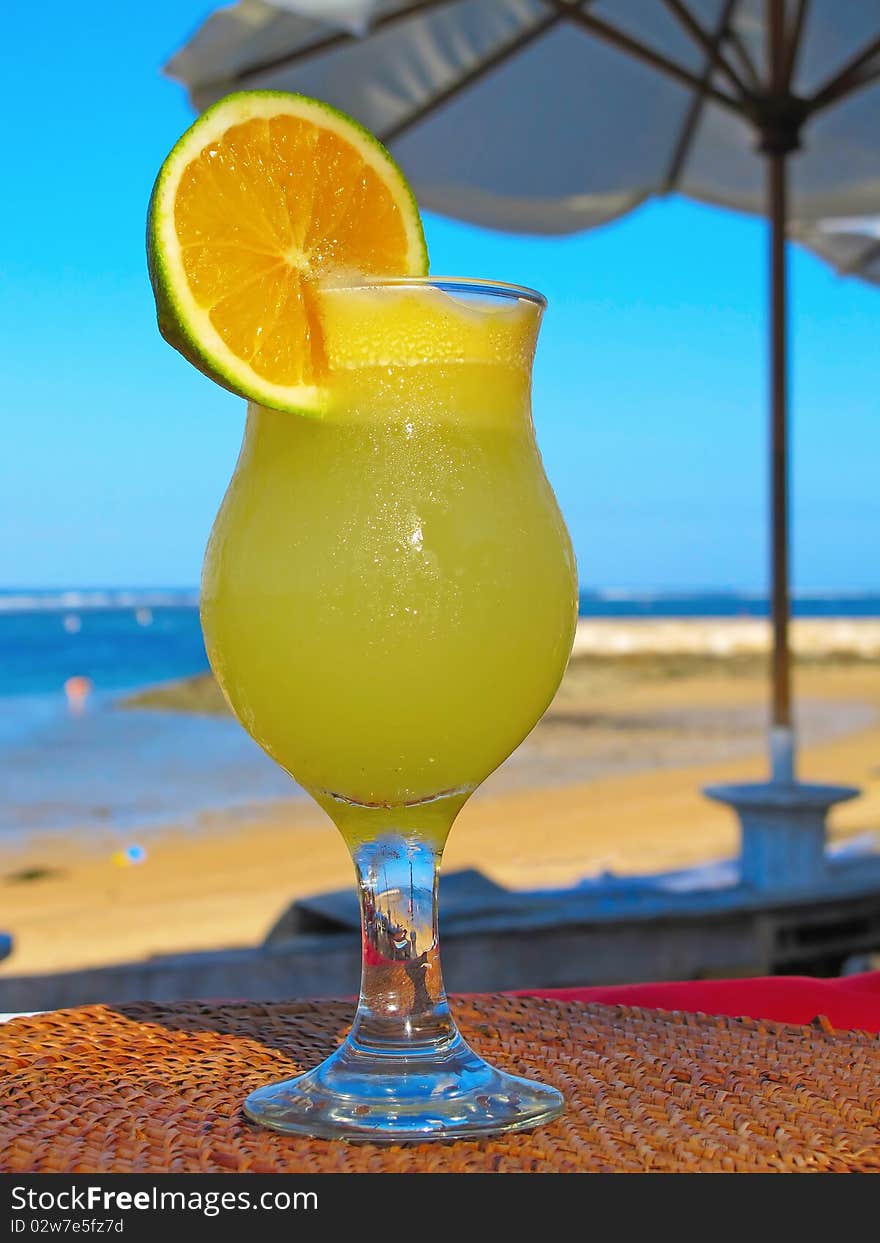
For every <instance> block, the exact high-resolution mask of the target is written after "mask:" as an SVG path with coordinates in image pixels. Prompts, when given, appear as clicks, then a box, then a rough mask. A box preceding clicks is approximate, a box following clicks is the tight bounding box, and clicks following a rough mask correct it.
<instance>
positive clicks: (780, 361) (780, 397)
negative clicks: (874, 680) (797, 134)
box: [766, 150, 795, 782]
mask: <svg viewBox="0 0 880 1243" xmlns="http://www.w3.org/2000/svg"><path fill="white" fill-rule="evenodd" d="M766 160H767V191H768V198H769V203H768V207H769V216H770V407H771V482H770V491H771V519H772V551H771V616H772V626H773V649H772V684H773V697H772V714H771V727H770V768H771V776H772V779H773V780H774V781H779V782H791V781H793V780H794V750H795V748H794V731H793V729H792V720H791V656H790V651H789V618H790V599H789V566H788V551H789V548H788V444H787V438H788V429H787V413H788V411H787V406H788V394H787V383H788V357H787V354H788V348H787V347H788V333H787V328H788V324H787V308H786V300H787V299H786V295H787V292H788V291H787V276H788V273H787V257H788V256H787V245H786V225H787V219H788V208H787V202H786V198H787V195H786V191H787V188H788V187H787V180H788V152H787V151H781V150H775V151H774V150H771V151H769V152H767V154H766Z"/></svg>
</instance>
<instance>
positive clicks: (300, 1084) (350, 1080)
mask: <svg viewBox="0 0 880 1243" xmlns="http://www.w3.org/2000/svg"><path fill="white" fill-rule="evenodd" d="M563 1105H564V1102H563V1098H562V1095H561V1093H559V1092H557V1091H556V1089H555V1088H550V1087H545V1086H544V1085H543V1084H540V1083H533V1082H532V1081H531V1080H529V1079H520V1078H518V1077H517V1076H516V1075H508V1074H505V1073H504V1072H503V1071H500V1070H496V1069H495V1068H494V1067H492V1066H490V1065H489V1064H488V1063H487V1062H484V1061H483V1059H482V1058H481V1057H478V1056H477V1055H476V1053H474V1052H473V1051H472V1050H471V1049H470V1048H469V1047H468V1046H467V1045H466V1044H465V1042H464V1040H463V1039H462V1038H461V1036H460V1035H459V1034H458V1033H457V1032H456V1033H455V1035H454V1036H452V1037H451V1038H447V1039H444V1040H443V1041H442V1042H441V1041H438V1042H437V1043H436V1044H433V1045H428V1046H422V1047H419V1048H418V1049H417V1050H414V1049H412V1048H409V1049H406V1050H403V1049H401V1050H400V1051H396V1050H394V1049H386V1048H383V1049H381V1050H380V1049H375V1048H371V1047H367V1046H364V1045H362V1044H359V1043H358V1042H357V1041H356V1040H354V1039H352V1038H351V1037H349V1038H348V1039H347V1040H346V1041H345V1042H344V1043H343V1044H342V1045H341V1046H340V1047H339V1049H337V1051H336V1052H335V1053H334V1054H332V1056H331V1057H329V1058H327V1060H326V1061H325V1062H322V1063H321V1065H320V1066H316V1067H315V1069H314V1070H311V1071H309V1072H308V1073H307V1074H304V1075H298V1076H297V1077H296V1078H295V1079H288V1080H286V1081H285V1082H283V1083H273V1084H270V1085H268V1086H267V1087H265V1088H258V1089H257V1090H256V1091H255V1092H252V1093H251V1094H250V1096H249V1097H248V1098H247V1100H246V1101H245V1103H244V1111H245V1113H246V1114H247V1116H248V1117H249V1118H250V1119H251V1120H252V1121H253V1122H258V1123H260V1124H261V1125H262V1126H266V1127H271V1128H272V1130H275V1131H282V1132H284V1133H285V1134H288V1135H309V1136H312V1137H314V1138H318V1139H335V1140H347V1141H349V1142H361V1143H363V1142H369V1143H374V1144H400V1143H407V1142H410V1143H412V1142H422V1141H424V1140H442V1139H461V1138H463V1137H470V1138H473V1137H475V1136H480V1135H497V1134H499V1133H501V1132H504V1131H521V1130H525V1129H527V1128H529V1127H534V1126H538V1125H539V1124H540V1123H542V1122H549V1121H551V1119H553V1118H556V1117H558V1115H559V1114H560V1113H561V1112H562V1109H563Z"/></svg>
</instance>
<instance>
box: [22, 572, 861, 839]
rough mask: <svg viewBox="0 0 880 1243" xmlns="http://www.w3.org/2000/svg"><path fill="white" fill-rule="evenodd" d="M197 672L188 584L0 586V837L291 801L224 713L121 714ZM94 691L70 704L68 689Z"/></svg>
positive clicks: (815, 607)
mask: <svg viewBox="0 0 880 1243" xmlns="http://www.w3.org/2000/svg"><path fill="white" fill-rule="evenodd" d="M580 611H581V613H582V614H583V615H587V616H593V617H620V618H633V617H657V618H662V617H666V618H669V617H719V618H720V617H741V616H742V617H760V616H766V615H767V611H768V610H767V600H766V598H764V597H761V596H758V595H744V594H735V593H711V594H710V593H705V594H698V593H692V594H670V593H641V592H639V593H635V592H624V591H610V590H608V591H584V592H582V593H581V600H580ZM794 613H795V615H796V616H802V617H880V594H861V595H841V594H820V593H816V594H812V595H802V596H799V597H797V598H796V599H795V601H794ZM207 668H208V661H207V657H206V655H205V649H204V644H203V642H202V634H201V629H200V626H199V618H198V605H197V598H196V595H195V593H194V592H175V591H152V592H143V591H138V592H133V591H131V592H127V591H99V590H88V591H66V592H57V591H43V592H14V591H5V592H2V591H0V834H3V833H21V832H42V831H46V830H53V829H68V828H76V829H79V830H84V831H88V830H89V829H98V828H100V829H103V830H106V829H107V828H108V826H112V828H113V829H114V831H117V832H119V833H122V834H124V835H130V833H131V832H132V831H133V830H134V829H138V830H139V831H143V830H144V829H146V828H148V827H149V826H150V825H153V824H162V823H167V822H170V821H175V820H181V819H189V818H192V817H195V816H197V815H198V814H199V813H200V812H203V811H210V810H212V809H223V808H227V807H229V806H234V805H236V804H250V803H254V802H260V801H264V800H269V799H276V798H284V797H289V796H291V795H297V794H300V793H301V792H300V791H298V789H297V787H296V786H295V785H294V783H293V782H292V781H291V780H290V779H289V778H288V777H287V776H286V775H285V774H284V773H282V772H281V771H280V770H279V769H278V768H277V766H276V765H275V764H274V763H272V761H270V760H269V759H268V758H267V757H266V756H265V755H264V754H263V752H262V751H261V750H260V749H259V747H257V746H256V744H255V743H254V742H252V741H251V739H250V738H249V737H248V736H247V734H245V732H244V731H243V730H242V729H241V728H240V727H239V726H238V725H237V724H236V723H235V722H234V721H232V720H231V719H225V718H222V719H220V718H208V717H194V716H189V715H184V714H176V713H161V712H145V711H134V710H129V709H126V710H121V709H120V708H119V707H118V706H117V701H118V699H119V698H120V696H122V695H124V694H125V693H127V692H130V691H132V690H136V689H139V688H142V687H144V686H149V685H152V684H155V683H158V682H165V681H169V680H171V679H175V678H181V677H187V676H189V675H192V674H196V673H200V672H203V671H204V670H206V669H207ZM71 678H86V679H88V681H89V683H90V685H91V688H92V689H91V693H90V694H89V695H88V696H87V698H86V700H85V702H84V703H82V704H79V705H77V704H71V703H70V702H69V699H68V696H67V694H66V693H65V683H66V682H68V680H69V679H71Z"/></svg>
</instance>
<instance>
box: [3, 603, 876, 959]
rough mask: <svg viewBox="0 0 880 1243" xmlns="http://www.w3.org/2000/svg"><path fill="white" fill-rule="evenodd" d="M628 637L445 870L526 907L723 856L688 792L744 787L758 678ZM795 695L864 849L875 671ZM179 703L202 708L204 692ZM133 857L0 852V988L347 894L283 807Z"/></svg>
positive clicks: (36, 845) (817, 772) (870, 803)
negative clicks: (512, 891)
mask: <svg viewBox="0 0 880 1243" xmlns="http://www.w3.org/2000/svg"><path fill="white" fill-rule="evenodd" d="M634 624H635V625H636V626H638V623H634ZM731 624H732V625H734V626H736V624H737V623H727V625H728V627H729V626H730V625H731ZM817 624H818V623H817ZM691 625H693V624H691ZM872 625H873V626H874V627H875V629H878V630H880V628H878V627H877V626H876V623H872ZM713 627H714V628H713V629H712V632H711V633H712V635H714V636H715V638H716V640H717V637H718V633H719V630H718V625H717V624H713ZM630 629H631V627H630ZM610 633H611V632H610V630H609V634H610ZM619 633H620V630H619V628H618V634H619ZM655 633H656V632H655ZM865 633H867V632H865ZM641 634H642V636H643V639H642V644H643V645H642V648H641V649H638V650H635V651H633V649H628V655H627V656H626V657H625V658H618V659H612V658H610V657H609V656H608V655H607V654H604V655H603V653H602V649H601V645H600V646H599V647H596V648H592V649H591V648H589V647H587V648H586V649H585V648H584V646H583V645H582V646H581V648H580V652H581V655H580V656H579V657H578V658H576V659H574V660H573V662H572V664H571V666H570V668H569V672H568V674H567V675H566V679H565V681H564V682H563V685H562V687H561V689H560V692H559V694H558V696H557V698H556V700H555V702H554V704H553V706H552V708H551V709H550V711H549V712H548V713H547V715H546V717H545V718H544V720H543V721H542V722H541V723H540V724H539V726H538V727H537V728H536V729H535V731H534V732H533V733H532V735H531V736H530V738H529V739H527V741H526V742H525V743H524V744H523V746H522V747H521V748H520V749H519V751H518V752H517V753H516V754H515V755H514V756H513V757H512V758H511V759H510V760H509V761H508V762H507V763H506V764H505V765H503V766H502V768H501V769H500V770H499V771H498V772H497V773H496V774H494V775H493V776H492V777H491V778H490V779H489V780H488V781H487V782H486V784H485V786H484V787H483V788H482V789H481V790H480V791H478V793H477V795H476V796H475V797H474V798H473V799H472V800H471V802H470V803H469V804H468V806H467V807H466V808H465V810H464V811H463V813H462V814H461V816H460V818H459V821H458V823H457V825H456V827H455V829H454V831H453V834H452V837H451V839H450V844H449V847H448V850H447V854H446V859H445V864H444V866H445V867H447V868H449V869H453V868H459V867H466V866H471V867H479V868H481V869H483V870H484V871H485V872H486V873H487V874H488V875H490V876H491V877H493V878H495V879H496V880H498V881H500V882H502V883H504V884H507V885H511V886H514V887H523V888H538V887H541V886H545V885H546V886H551V885H559V884H566V883H569V882H572V881H575V880H577V879H578V878H580V877H583V876H586V875H591V874H595V873H596V872H599V871H602V870H612V871H616V872H633V871H640V872H644V871H653V870H660V869H664V868H667V867H675V866H678V865H688V864H692V863H698V862H702V861H706V860H710V859H713V858H719V857H723V856H726V855H730V854H732V853H734V852H735V850H736V846H737V833H736V828H735V825H734V822H733V820H732V818H731V816H730V815H729V814H728V813H727V812H726V811H725V810H724V809H723V808H721V807H719V806H717V805H716V804H713V803H711V802H709V801H708V800H707V799H705V798H704V797H703V796H702V795H701V794H700V789H701V787H702V786H703V785H705V784H707V783H709V782H716V781H730V780H738V779H746V778H756V777H760V776H762V775H763V774H764V760H763V756H762V747H763V722H764V719H765V701H766V677H765V671H764V664H763V660H762V659H761V657H760V656H759V655H756V654H755V649H754V648H753V649H752V650H751V651H749V650H747V649H737V650H735V651H731V650H730V649H728V651H729V654H728V655H727V656H725V657H723V658H720V657H719V656H717V655H713V654H712V652H713V649H712V647H711V645H708V646H707V643H706V634H704V635H703V637H702V639H701V640H700V642H699V643H698V642H697V641H696V639H695V637H694V636H695V634H696V632H695V631H693V630H692V632H691V646H690V648H688V647H686V646H684V647H682V646H678V647H673V648H671V649H670V650H669V651H668V652H666V653H665V654H664V651H663V648H662V647H661V649H660V650H659V651H658V650H653V651H652V650H650V647H647V646H645V644H644V635H646V634H647V631H646V630H642V631H641ZM827 635H828V632H827V631H826V638H827ZM710 637H711V636H710ZM861 637H862V638H864V635H862V636H861ZM655 646H656V645H655ZM758 648H760V644H759V645H758ZM625 650H627V649H625ZM718 650H719V649H718V648H717V647H716V648H715V649H714V651H715V652H716V653H717V652H718ZM831 650H833V651H834V652H835V653H836V656H835V658H833V659H831V658H828V656H827V652H828V651H831ZM585 651H586V655H585V654H584V652H585ZM682 653H684V655H682ZM796 686H797V693H798V703H799V713H800V730H801V736H802V740H803V751H802V757H801V775H802V776H803V777H804V778H806V779H813V780H834V781H842V782H849V783H852V784H854V785H858V786H860V787H861V788H862V789H863V791H864V794H863V796H862V798H860V799H858V800H857V801H855V802H853V803H851V804H848V805H846V806H844V807H843V808H841V809H840V811H839V812H838V813H837V814H836V816H835V818H834V822H833V826H832V835H833V836H834V837H836V838H843V837H846V836H851V835H853V834H858V833H863V832H866V831H872V830H875V829H876V830H878V831H880V664H878V663H876V661H874V660H865V659H864V653H863V651H861V650H859V651H854V650H852V648H850V649H849V650H848V651H847V650H842V649H841V648H840V645H839V636H838V637H837V638H834V640H833V642H832V643H830V644H828V643H826V644H825V647H824V649H823V648H822V647H821V645H820V647H819V649H818V650H814V651H812V652H811V653H808V658H807V659H806V660H805V661H803V662H802V663H801V664H800V665H799V667H798V671H797V677H796ZM168 693H169V692H162V694H163V695H165V696H166V697H167V695H168ZM175 693H177V692H175ZM189 693H190V694H195V695H196V697H197V698H198V699H199V703H200V706H201V708H202V710H205V709H206V707H210V705H212V704H213V705H214V706H215V707H216V697H214V693H213V690H212V688H211V687H210V685H205V684H203V685H201V686H200V687H197V688H196V689H195V690H194V691H193V690H192V688H191V690H190V692H189ZM143 840H144V842H145V844H146V859H145V860H144V861H143V862H142V863H140V864H136V865H129V866H120V861H119V858H118V844H119V843H118V837H113V836H110V835H108V836H106V837H102V836H101V835H100V834H95V833H93V832H92V833H90V834H89V835H87V836H84V837H83V836H81V837H79V838H78V837H77V835H76V834H75V833H74V832H68V833H66V834H64V835H63V836H62V835H56V834H53V835H43V836H31V837H30V838H28V839H27V840H21V841H18V842H17V843H16V844H14V845H10V846H6V847H5V848H4V863H3V869H2V876H0V891H2V920H0V923H2V927H3V928H4V929H5V930H8V931H9V932H11V933H12V934H13V936H14V938H15V943H16V948H15V952H14V954H13V955H12V957H11V958H9V959H8V960H7V961H6V962H5V963H4V964H3V965H2V968H0V971H2V973H3V974H21V973H26V972H43V971H52V970H57V969H63V968H72V967H77V966H83V965H89V964H98V963H110V962H118V961H124V960H126V959H131V958H139V957H143V956H148V955H150V954H155V953H164V952H170V951H178V950H188V949H201V948H209V947H220V946H233V945H249V944H254V943H257V942H259V941H260V940H261V939H262V937H263V936H264V935H265V933H266V931H267V929H268V928H269V927H270V926H271V924H272V923H274V921H275V919H276V918H277V917H278V915H280V913H281V912H282V911H283V909H284V908H285V906H286V905H287V904H288V903H289V902H290V900H291V899H292V898H294V897H296V896H298V895H304V894H307V893H311V892H316V891H319V890H322V889H327V888H338V887H342V886H347V885H348V884H350V883H351V867H350V863H349V861H348V858H347V855H346V852H345V849H344V847H343V845H342V842H341V840H340V838H339V837H338V835H337V833H336V831H335V829H334V828H333V826H332V825H331V824H330V822H329V821H328V820H327V819H326V817H325V816H324V814H323V813H322V812H321V811H320V810H318V809H317V808H316V807H314V806H313V805H312V804H311V803H310V802H306V801H304V800H302V799H299V800H296V799H290V800H284V801H276V802H273V803H267V804H264V805H262V806H259V807H251V808H247V809H238V810H231V809H230V810H226V811H222V812H212V813H210V814H203V815H202V816H200V817H198V818H197V819H196V820H195V821H190V822H187V823H180V824H171V825H166V826H164V827H163V828H161V829H156V830H153V831H151V833H150V835H149V836H148V837H145V838H144V839H143Z"/></svg>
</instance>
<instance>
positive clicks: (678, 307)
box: [0, 0, 880, 590]
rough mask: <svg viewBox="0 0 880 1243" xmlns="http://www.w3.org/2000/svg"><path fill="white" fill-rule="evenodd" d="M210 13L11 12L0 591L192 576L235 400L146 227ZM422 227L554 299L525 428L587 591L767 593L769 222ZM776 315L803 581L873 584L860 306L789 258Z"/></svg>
mask: <svg viewBox="0 0 880 1243" xmlns="http://www.w3.org/2000/svg"><path fill="white" fill-rule="evenodd" d="M210 7H211V6H210V5H209V4H206V3H204V0H152V2H151V3H150V4H141V5H118V4H110V3H109V0H104V3H98V4H95V5H92V6H87V7H86V8H85V9H83V7H82V6H71V5H69V4H66V3H65V4H62V3H60V2H59V0H48V2H47V3H44V4H42V5H14V6H12V8H11V9H10V11H9V12H8V13H7V14H6V17H5V35H6V39H5V55H6V60H7V64H6V65H5V66H4V84H5V89H6V98H7V99H11V100H15V101H16V113H15V115H14V116H11V118H10V125H9V126H8V128H7V130H6V132H5V134H4V160H5V164H6V178H5V188H4V193H3V195H2V196H0V280H2V288H3V297H2V300H0V359H2V365H3V377H4V385H3V388H4V399H3V444H4V450H5V451H4V453H3V454H2V455H0V531H2V533H3V538H2V540H0V587H26V586H31V587H36V586H56V585H57V586H67V585H132V586H138V585H144V586H145V585H159V584H162V585H169V586H170V585H180V586H190V585H192V584H194V583H195V582H196V581H197V579H198V573H199V567H200V563H201V557H202V552H203V549H204V544H205V540H206V537H207V534H208V531H209V529H210V525H211V521H212V519H213V515H214V512H215V510H216V507H217V505H218V503H219V500H220V498H221V496H222V494H223V491H224V489H225V486H226V483H227V480H228V477H229V475H230V473H231V470H232V466H233V464H234V461H235V456H236V453H237V449H238V443H239V439H240V434H241V428H242V422H243V404H242V403H241V401H239V400H237V399H236V398H234V397H232V396H230V395H229V394H228V393H225V392H223V391H222V390H220V389H218V388H216V387H214V386H213V385H212V384H211V383H210V382H209V381H208V380H206V379H204V378H203V377H202V376H200V375H199V374H198V373H197V372H196V371H194V370H193V369H192V368H191V367H190V366H189V365H188V364H187V363H185V362H184V361H183V360H182V359H181V358H180V357H179V356H178V355H177V354H175V353H174V352H173V351H172V350H170V349H169V348H168V347H167V346H166V345H165V344H164V342H163V341H162V340H161V338H160V337H159V335H158V332H157V331H156V328H155V325H154V320H153V306H152V297H151V293H150V289H149V283H148V280H147V276H146V270H145V264H144V258H143V229H144V215H145V210H146V204H147V199H148V196H149V192H150V188H151V185H152V181H153V177H154V176H155V173H156V170H157V169H158V167H159V165H160V163H161V161H162V159H163V157H164V155H165V154H166V152H167V150H168V148H169V147H170V146H171V145H172V143H173V142H174V140H175V139H176V138H177V137H178V135H179V134H180V133H181V132H182V130H183V129H184V128H186V126H187V125H188V124H189V122H190V120H191V119H192V114H191V113H190V110H189V107H188V105H187V103H186V100H185V98H184V96H183V93H182V91H181V90H180V88H179V87H178V86H177V85H176V84H174V83H171V82H168V81H167V80H165V79H163V78H162V77H161V76H160V74H159V66H160V64H161V63H162V62H163V61H164V60H165V59H166V58H167V56H168V55H169V54H170V53H171V52H172V51H173V50H174V49H175V48H176V47H177V46H178V45H179V44H180V43H181V42H182V41H183V40H184V39H185V38H186V36H187V35H188V34H189V32H190V31H191V30H192V29H193V28H194V27H195V26H197V25H198V24H199V22H200V21H201V20H202V18H203V17H204V16H205V15H206V14H207V12H208V11H209V9H210ZM426 225H427V232H428V240H429V245H430V248H431V256H432V268H433V270H434V271H435V272H444V273H455V274H461V275H478V276H484V277H492V278H497V279H507V280H512V281H516V282H520V283H525V284H532V285H535V286H537V287H538V288H539V289H541V290H543V291H544V292H545V293H546V294H547V295H548V297H549V299H550V310H549V312H548V314H547V318H546V320H545V326H544V329H543V334H542V342H541V347H540V351H539V358H538V362H537V367H536V377H535V418H536V425H537V428H538V437H539V441H540V444H541V448H542V452H543V454H544V461H545V464H546V467H547V471H548V474H549V476H550V478H551V481H552V483H553V485H554V487H555V489H556V492H557V495H558V496H559V499H560V503H561V505H562V508H563V511H564V513H565V516H566V519H567V521H568V523H569V526H570V529H571V531H572V535H573V538H574V542H575V546H576V550H577V554H578V561H579V565H580V570H581V581H582V584H583V585H584V586H587V587H596V586H622V587H632V588H653V587H675V588H684V589H695V588H701V587H732V588H739V589H760V588H761V587H762V586H763V583H764V580H765V565H766V521H765V510H766V505H765V494H766V466H765V464H766V457H767V454H766V416H765V394H766V387H767V384H766V372H765V366H766V351H765V335H766V334H765V330H764V323H765V320H764V292H765V291H764V275H765V266H766V265H765V237H764V228H763V225H762V224H761V223H760V222H759V221H754V220H749V219H744V218H742V217H737V216H735V215H733V214H731V213H727V212H723V211H720V210H716V209H712V208H706V207H699V206H697V205H694V204H689V203H686V202H684V201H681V200H670V201H665V202H657V203H653V204H651V205H649V206H648V207H645V208H643V209H642V210H641V211H639V212H637V213H635V214H633V215H632V216H630V217H628V218H626V219H625V220H623V221H619V222H617V223H615V224H613V225H610V226H608V227H606V228H604V229H601V230H597V231H595V232H594V233H590V234H584V235H581V236H578V237H573V238H567V239H540V240H538V239H534V238H518V237H510V236H507V235H502V234H492V233H487V232H482V231H477V230H475V229H472V228H469V227H466V226H464V225H461V224H457V223H454V222H450V221H446V220H440V219H437V218H434V217H429V218H428V219H427V221H426ZM792 302H793V308H794V309H793V316H792V329H793V341H794V343H795V345H794V357H793V375H792V395H793V406H794V409H793V416H792V424H793V440H794V449H793V455H792V458H793V487H794V530H795V536H794V549H793V562H794V579H795V585H796V587H798V588H800V589H801V590H806V589H810V588H831V589H849V590H858V589H877V588H880V563H878V548H880V490H878V487H877V477H878V449H880V420H878V397H877V374H876V360H877V347H876V341H877V328H878V320H880V291H877V290H872V289H870V288H868V287H865V286H862V285H860V284H859V283H858V282H856V281H852V280H842V279H840V278H838V277H836V276H834V275H833V274H832V273H831V272H830V270H828V269H827V268H825V267H824V266H823V265H822V264H821V263H820V262H819V261H817V260H814V259H812V258H811V257H810V256H808V255H805V254H803V253H802V252H797V251H795V253H794V256H793V263H792Z"/></svg>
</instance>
